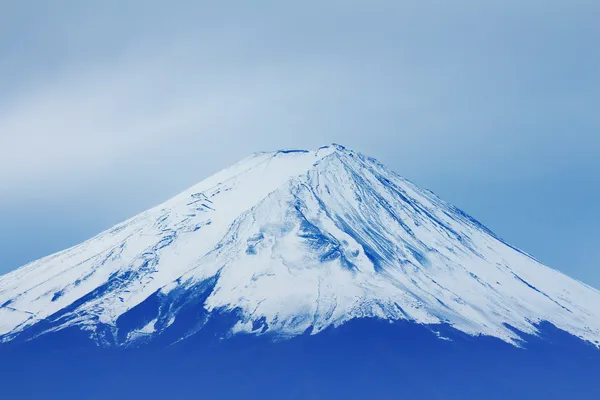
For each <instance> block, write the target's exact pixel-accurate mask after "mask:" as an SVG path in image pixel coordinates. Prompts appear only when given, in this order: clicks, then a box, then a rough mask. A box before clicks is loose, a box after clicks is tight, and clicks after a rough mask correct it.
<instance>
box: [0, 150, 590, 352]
mask: <svg viewBox="0 0 600 400" xmlns="http://www.w3.org/2000/svg"><path fill="white" fill-rule="evenodd" d="M200 294H202V295H200ZM151 299H152V301H154V302H155V303H156V304H158V305H157V306H156V310H155V311H154V313H155V315H153V316H151V317H148V318H147V320H148V321H146V322H144V325H143V326H139V327H137V328H136V329H134V330H132V331H130V332H125V334H123V332H119V327H118V326H117V325H118V324H117V321H118V320H119V318H123V317H124V316H127V315H128V313H131V312H132V310H133V309H134V308H135V307H136V306H138V307H139V306H141V305H143V304H144V303H145V302H149V301H151ZM193 302H196V303H198V306H200V307H202V308H203V309H204V310H205V311H206V313H207V314H208V315H210V314H211V313H215V312H235V313H236V315H237V318H238V320H237V323H236V324H235V326H234V327H233V329H232V331H231V333H234V334H235V333H241V332H246V333H253V334H262V333H265V332H270V333H274V334H277V335H280V336H294V335H298V334H302V333H304V332H306V331H307V330H309V331H310V332H312V333H315V334H316V333H318V332H320V331H322V330H323V329H325V328H326V327H329V326H332V325H333V326H338V325H340V324H343V323H344V322H346V321H348V320H350V319H353V318H362V317H377V318H383V319H389V320H399V319H407V320H410V321H414V322H417V323H421V324H439V323H447V324H450V325H452V326H453V327H454V328H456V329H458V330H461V331H463V332H466V333H468V334H471V335H480V334H483V335H489V336H495V337H498V338H500V339H502V340H505V341H507V342H510V343H514V344H516V343H517V340H518V338H519V337H518V333H517V332H515V329H513V328H516V329H517V330H519V331H522V332H525V333H531V334H535V333H536V330H537V324H539V323H540V322H543V321H548V322H550V323H552V324H554V325H555V326H557V327H558V328H560V329H562V330H565V331H567V332H569V333H571V334H572V335H575V336H577V337H580V338H582V339H584V340H587V341H590V342H592V343H595V344H596V345H598V344H599V343H600V342H599V341H600V292H598V291H597V290H595V289H593V288H591V287H589V286H587V285H585V284H583V283H581V282H578V281H576V280H574V279H571V278H569V277H568V276H566V275H564V274H561V273H560V272H557V271H555V270H552V269H550V268H548V267H546V266H544V265H542V264H540V263H539V262H538V261H536V260H535V259H533V258H532V257H530V256H529V255H527V254H525V253H523V252H522V251H520V250H518V249H515V248H514V247H512V246H510V245H508V244H507V243H505V242H503V241H502V240H501V239H499V238H498V237H496V236H495V235H494V234H493V233H492V232H490V231H489V230H488V229H486V228H485V227H484V226H482V225H481V224H479V223H478V222H477V221H475V220H474V219H473V218H471V217H469V216H468V215H466V214H465V213H463V212H462V211H460V210H459V209H457V208H455V207H453V206H452V205H450V204H448V203H446V202H444V201H443V200H441V199H439V198H438V197H436V196H435V195H434V194H433V193H431V192H429V191H427V190H423V189H420V188H418V187H417V186H415V185H414V184H413V183H411V182H409V181H407V180H406V179H404V178H401V177H399V176H398V175H396V174H395V173H393V172H391V171H389V170H387V169H386V168H385V167H384V166H382V165H381V164H380V163H378V162H377V161H376V160H374V159H372V158H368V157H365V156H363V155H361V154H359V153H356V152H353V151H351V150H348V149H345V148H344V147H342V146H338V145H332V146H326V147H323V148H320V149H318V150H316V151H304V150H293V151H278V152H274V153H259V154H255V155H254V156H252V157H249V158H247V159H245V160H242V161H241V162H239V163H237V164H235V165H233V166H232V167H229V168H227V169H225V170H223V171H221V172H219V173H217V174H215V175H213V176H212V177H210V178H208V179H206V180H204V181H203V182H201V183H199V184H197V185H195V186H194V187H192V188H190V189H189V190H187V191H185V192H183V193H181V194H179V195H178V196H176V197H174V198H172V199H171V200H168V201H167V202H165V203H163V204H161V205H159V206H157V207H155V208H153V209H151V210H148V211H146V212H144V213H142V214H140V215H138V216H136V217H134V218H131V219H129V220H127V221H125V222H123V223H121V224H118V225H117V226H115V227H113V228H111V229H109V230H107V231H105V232H103V233H101V234H100V235H98V236H96V237H94V238H92V239H90V240H88V241H86V242H84V243H82V244H80V245H78V246H75V247H73V248H71V249H68V250H65V251H62V252H60V253H57V254H54V255H52V256H49V257H46V258H43V259H41V260H38V261H35V262H33V263H31V264H28V265H26V266H24V267H21V268H19V269H17V270H15V271H13V272H11V273H9V274H7V275H4V276H2V277H0V340H2V341H10V340H12V339H14V338H15V337H18V336H19V335H20V334H22V333H23V332H26V331H27V330H28V329H31V328H32V327H35V326H38V324H39V323H40V322H41V321H43V322H44V323H45V325H44V328H43V329H42V331H41V332H39V333H37V334H44V333H46V332H51V331H57V330H61V329H64V328H66V327H72V326H77V327H79V328H81V329H84V330H86V331H89V332H90V335H91V336H92V337H95V338H98V337H97V336H94V332H97V330H98V329H99V326H102V327H107V329H108V331H109V332H111V334H112V335H114V337H120V338H121V339H120V340H118V342H120V343H131V342H135V341H136V340H138V339H140V338H148V337H154V336H157V335H160V334H162V333H163V332H164V331H165V330H168V329H169V327H170V326H171V325H172V324H173V323H174V321H176V320H177V318H178V317H179V313H180V311H181V309H182V305H184V304H189V303H193ZM153 304H154V303H153ZM192 333H193V332H192Z"/></svg>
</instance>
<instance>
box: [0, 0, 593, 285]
mask: <svg viewBox="0 0 600 400" xmlns="http://www.w3.org/2000/svg"><path fill="white" fill-rule="evenodd" d="M282 3H284V2H278V1H258V0H257V1H252V2H248V1H244V2H242V1H222V2H213V1H210V2H209V1H172V2H168V3H167V2H157V1H102V2H98V1H93V2H92V1H83V0H81V1H79V0H78V1H58V0H57V1H52V2H48V1H41V0H40V1H28V2H1V5H0V88H1V90H0V221H2V229H1V230H0V274H1V273H5V272H8V271H10V270H12V269H14V268H16V267H18V266H20V265H22V264H25V263H26V262H29V261H32V260H34V259H36V258H39V257H41V256H44V255H47V254H49V253H52V252H55V251H58V250H61V249H63V248H66V247H68V246H71V245H74V244H77V243H79V242H81V241H83V240H85V239H87V238H89V237H91V236H92V235H94V234H96V233H98V232H99V231H101V230H103V229H105V228H108V227H110V226H112V225H113V224H115V223H117V222H119V221H121V220H123V219H125V218H127V217H130V216H132V215H134V214H136V213H138V212H141V211H143V210H145V209H147V208H149V207H151V206H154V205H156V204H158V203H160V202H162V201H163V200H166V199H167V198H170V197H172V196H173V195H175V194H176V193H178V192H179V191H181V190H183V189H185V188H187V187H188V186H191V185H192V184H194V183H196V182H198V181H200V180H202V179H204V178H205V177H207V176H208V175H210V174H211V173H213V172H216V171H218V170H220V169H221V168H224V167H226V166H228V165H229V164H231V163H233V162H235V161H237V160H238V159H241V158H243V157H245V156H247V155H249V154H250V153H252V152H255V151H261V150H274V149H279V148H313V149H314V148H317V147H319V146H321V145H323V144H329V143H331V142H336V143H341V144H344V145H345V146H347V147H350V148H352V149H354V150H357V151H360V152H363V153H366V154H368V155H371V156H374V157H376V158H378V159H379V160H380V161H381V162H383V163H384V164H386V165H388V166H389V167H390V168H392V169H393V170H395V171H396V172H398V173H400V174H401V175H404V176H406V177H407V178H409V179H411V180H413V181H414V182H416V183H417V184H419V185H420V186H422V187H425V188H428V189H431V190H433V191H434V192H436V193H437V194H438V195H440V196H441V197H442V198H444V199H446V200H448V201H450V202H452V203H454V204H455V205H457V206H459V207H460V208H462V209H464V210H465V211H466V212H468V213H469V214H471V215H472V216H474V217H475V218H477V219H479V220H480V221H482V222H483V223H484V224H486V225H487V226H488V227H490V228H491V229H492V230H493V231H495V232H496V233H497V234H499V235H500V236H502V237H503V238H505V239H506V240H507V241H509V242H510V243H512V244H514V245H516V246H518V247H520V248H523V249H524V250H526V251H527V252H529V253H532V254H533V255H535V256H536V257H537V258H539V259H540V260H541V261H543V262H544V263H546V264H547V265H549V266H551V267H553V268H557V269H559V270H561V271H564V272H565V273H567V274H569V275H571V276H573V277H575V278H578V279H580V280H582V281H584V282H587V283H589V284H591V285H593V286H595V287H599V288H600V263H599V262H598V258H597V253H596V250H597V249H598V248H599V247H600V111H599V109H600V108H599V107H600V73H599V72H598V71H600V51H598V44H599V43H600V24H598V21H599V20H600V2H598V1H597V0H589V1H585V0H564V1H563V0H544V1H542V0H539V1H536V0H519V1H517V0H504V1H496V0H488V1H476V0H472V1H466V0H456V1H452V2H450V1H434V0H430V1H427V0H421V1H402V0H396V1H379V0H371V1H364V2H359V1H348V0H347V1H312V0H308V1H302V2H294V3H295V4H285V5H284V4H282ZM285 3H291V2H285Z"/></svg>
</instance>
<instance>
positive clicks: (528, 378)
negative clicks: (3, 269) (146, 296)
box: [0, 315, 600, 399]
mask: <svg viewBox="0 0 600 400" xmlns="http://www.w3.org/2000/svg"><path fill="white" fill-rule="evenodd" d="M234 319H235V316H234V315H221V316H219V317H212V318H211V319H210V320H209V321H208V322H207V323H206V324H205V325H204V327H203V329H201V330H200V331H199V332H198V333H196V334H195V335H193V336H191V337H189V338H188V339H186V340H183V341H181V342H178V343H175V344H172V345H168V346H166V345H165V342H161V341H153V342H150V343H146V344H144V345H141V346H139V347H137V348H128V349H124V348H102V347H98V346H96V345H95V344H93V343H92V342H91V341H90V340H89V338H88V337H87V333H84V332H82V331H79V330H78V329H75V328H73V329H67V330H63V331H60V332H58V333H54V334H49V335H45V336H42V337H40V338H38V339H36V340H34V341H30V342H22V341H18V340H17V341H15V342H13V343H8V344H4V345H2V346H0V360H2V362H1V363H0V382H1V385H0V388H1V389H0V390H1V394H2V396H1V397H2V398H5V399H34V398H49V399H238V398H250V399H252V398H256V399H282V398H285V399H337V398H340V399H399V398H404V399H507V398H509V399H568V398H571V399H598V398H600V350H598V349H596V348H595V347H594V346H592V345H591V344H588V343H586V342H583V341H581V340H580V339H578V338H576V337H573V336H571V335H569V334H568V333H566V332H564V331H561V330H559V329H557V328H556V327H554V326H553V325H551V324H548V323H544V324H541V325H540V326H539V329H540V332H541V334H540V336H539V337H534V336H529V335H522V337H523V338H524V341H525V342H524V343H523V346H524V348H516V347H514V346H511V345H509V344H507V343H504V342H502V341H500V340H498V339H495V338H490V337H471V336H468V335H465V334H463V333H461V332H459V331H456V330H454V329H452V328H451V327H449V326H424V325H418V324H415V323H411V322H407V321H400V322H394V323H390V322H388V321H383V320H375V319H363V320H353V321H350V322H348V323H346V324H344V325H342V326H341V327H338V328H330V329H327V330H325V331H323V332H321V333H319V334H317V335H309V334H305V335H301V336H298V337H295V338H293V339H289V340H274V338H273V337H270V336H267V335H263V336H260V337H257V336H252V335H237V336H233V337H230V338H228V339H220V338H219V337H220V333H221V332H223V331H224V329H225V328H227V327H228V326H230V325H231V323H232V321H233V320H234ZM438 334H440V335H442V336H444V337H447V338H450V339H451V340H450V341H448V340H441V339H439V338H438V337H437V335H438Z"/></svg>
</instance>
